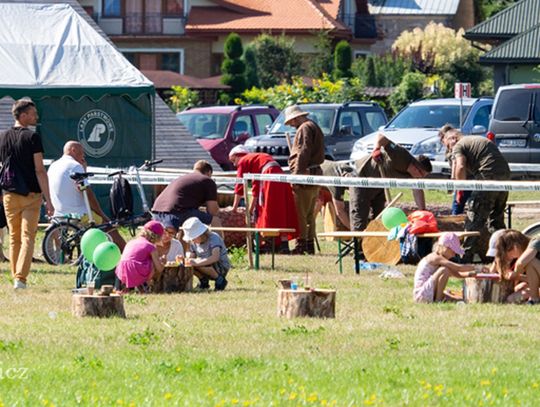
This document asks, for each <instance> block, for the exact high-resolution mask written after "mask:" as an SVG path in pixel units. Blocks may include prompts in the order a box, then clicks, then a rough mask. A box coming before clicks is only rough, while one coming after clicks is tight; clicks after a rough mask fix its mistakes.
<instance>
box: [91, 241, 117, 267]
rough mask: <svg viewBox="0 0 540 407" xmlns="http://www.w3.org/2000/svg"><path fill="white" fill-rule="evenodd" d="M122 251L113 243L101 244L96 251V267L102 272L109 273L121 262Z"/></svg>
mask: <svg viewBox="0 0 540 407" xmlns="http://www.w3.org/2000/svg"><path fill="white" fill-rule="evenodd" d="M121 255H122V254H121V253H120V249H119V248H118V246H117V245H116V244H114V243H112V242H105V243H101V244H100V245H99V246H98V247H96V250H95V251H94V265H95V266H96V267H97V268H98V270H101V271H109V270H112V269H114V268H115V267H116V265H117V264H118V262H119V261H120V256H121Z"/></svg>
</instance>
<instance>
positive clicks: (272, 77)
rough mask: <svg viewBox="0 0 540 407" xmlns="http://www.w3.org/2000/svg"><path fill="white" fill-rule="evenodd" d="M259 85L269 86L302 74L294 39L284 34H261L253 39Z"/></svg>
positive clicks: (288, 80) (300, 61)
mask: <svg viewBox="0 0 540 407" xmlns="http://www.w3.org/2000/svg"><path fill="white" fill-rule="evenodd" d="M253 49H254V51H255V55H256V57H257V73H258V76H259V82H260V86H262V87H263V88H269V87H272V86H275V85H278V84H280V83H282V82H290V81H291V80H292V77H293V76H297V75H301V74H302V60H301V57H300V55H299V54H297V53H296V52H295V50H294V41H293V40H291V39H288V38H286V37H285V36H284V35H282V36H279V37H273V36H271V35H269V34H261V35H259V36H258V37H257V38H255V40H254V41H253Z"/></svg>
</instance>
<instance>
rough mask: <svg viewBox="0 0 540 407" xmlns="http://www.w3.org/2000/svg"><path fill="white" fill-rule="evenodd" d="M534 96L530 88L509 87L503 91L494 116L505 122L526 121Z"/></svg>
mask: <svg viewBox="0 0 540 407" xmlns="http://www.w3.org/2000/svg"><path fill="white" fill-rule="evenodd" d="M532 96H533V94H532V92H531V91H530V90H529V89H509V90H506V91H504V92H501V94H500V95H499V100H498V101H497V108H496V109H497V110H496V111H495V113H494V114H493V118H494V119H495V120H500V121H503V122H524V121H525V120H527V118H528V116H529V104H530V103H531V98H532Z"/></svg>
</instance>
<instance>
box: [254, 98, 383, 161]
mask: <svg viewBox="0 0 540 407" xmlns="http://www.w3.org/2000/svg"><path fill="white" fill-rule="evenodd" d="M299 106H300V108H301V109H302V110H304V111H306V112H309V116H308V118H309V119H311V120H313V121H314V122H316V123H317V124H318V125H319V127H320V128H321V130H322V132H323V134H324V138H325V148H326V158H327V159H329V160H346V159H348V158H349V155H350V152H351V148H352V146H353V144H354V142H355V141H356V140H357V139H358V138H359V137H362V136H364V135H365V134H368V133H370V132H372V131H374V130H375V129H377V128H379V127H380V126H382V125H384V124H385V123H386V122H387V118H386V115H385V113H384V111H383V110H382V109H381V107H380V106H379V105H378V104H377V103H373V102H348V103H310V104H300V105H299ZM284 121H285V116H284V114H283V112H282V113H281V114H280V115H279V117H278V118H277V119H276V121H275V122H274V124H273V125H272V127H271V128H270V130H269V132H268V133H267V134H265V135H263V136H258V137H252V138H251V139H249V140H248V141H247V142H246V143H245V145H246V147H247V148H248V149H249V150H250V151H253V152H263V153H268V154H270V155H272V156H274V158H275V159H276V161H277V162H278V163H280V164H281V165H287V160H288V158H289V147H288V146H287V140H286V138H285V132H289V133H290V135H291V140H293V138H294V135H295V133H296V129H295V128H293V127H290V126H286V125H285V124H284Z"/></svg>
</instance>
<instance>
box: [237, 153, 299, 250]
mask: <svg viewBox="0 0 540 407" xmlns="http://www.w3.org/2000/svg"><path fill="white" fill-rule="evenodd" d="M229 159H230V160H231V162H232V163H233V164H234V166H235V167H236V169H237V172H236V174H237V176H238V178H242V176H243V174H248V173H251V174H283V170H282V169H281V167H280V166H279V164H278V163H277V162H275V161H274V159H273V158H272V156H271V155H269V154H265V153H250V152H249V151H248V150H247V148H246V147H244V146H242V145H240V146H236V147H234V148H233V149H232V150H231V152H230V153H229ZM251 192H252V195H253V199H252V200H251V203H250V206H249V212H250V213H251V214H252V218H253V219H254V221H255V226H256V227H258V228H291V229H295V231H296V232H294V233H284V234H282V235H281V236H280V237H279V238H276V240H277V242H276V243H279V252H280V253H287V254H288V253H289V243H288V241H289V240H292V239H296V238H297V237H298V228H299V227H298V216H297V214H296V206H295V203H294V197H293V193H292V188H291V185H290V184H287V183H284V182H268V181H253V183H252V191H251ZM243 195H244V186H243V185H242V184H236V186H235V188H234V203H233V210H236V209H237V208H238V205H239V203H240V200H241V199H242V197H243Z"/></svg>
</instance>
